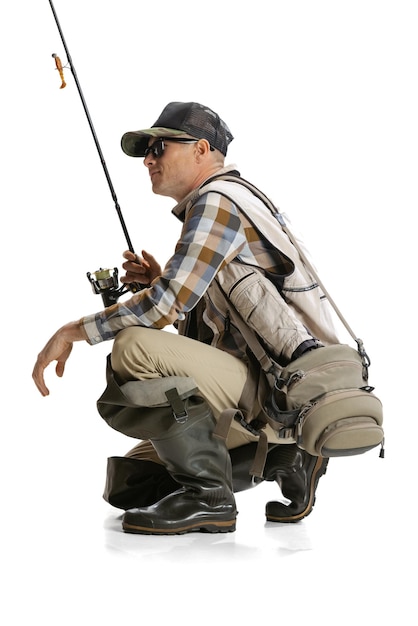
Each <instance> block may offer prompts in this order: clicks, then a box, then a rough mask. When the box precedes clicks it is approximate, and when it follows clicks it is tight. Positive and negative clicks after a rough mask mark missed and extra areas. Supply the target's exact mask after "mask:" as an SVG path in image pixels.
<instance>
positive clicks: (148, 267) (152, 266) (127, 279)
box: [120, 250, 161, 285]
mask: <svg viewBox="0 0 418 626" xmlns="http://www.w3.org/2000/svg"><path fill="white" fill-rule="evenodd" d="M123 257H124V258H125V259H126V261H125V262H124V263H122V267H123V269H124V270H126V274H125V276H121V277H120V281H121V282H122V283H139V284H141V285H149V284H150V283H151V282H152V281H153V280H154V279H155V278H158V276H161V266H160V265H159V264H158V263H157V261H156V260H155V259H154V257H153V256H152V255H151V254H149V253H148V252H145V250H143V251H142V258H141V257H139V256H138V255H137V254H135V253H134V252H131V251H130V250H127V251H126V252H124V253H123Z"/></svg>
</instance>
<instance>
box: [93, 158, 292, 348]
mask: <svg viewBox="0 0 418 626" xmlns="http://www.w3.org/2000/svg"><path fill="white" fill-rule="evenodd" d="M233 170H234V167H233V166H230V167H225V168H223V169H222V170H220V171H219V172H218V174H221V173H228V172H229V173H230V172H231V171H233ZM190 196H193V192H192V194H190ZM173 213H174V215H176V216H177V217H178V218H179V219H180V220H181V221H182V222H183V228H182V231H181V234H180V238H179V240H178V242H177V244H176V247H175V251H174V254H173V256H172V257H171V258H170V259H169V261H168V262H167V264H166V266H165V268H164V270H163V272H162V274H161V276H160V277H158V278H157V279H155V280H154V281H153V283H152V284H151V285H150V287H148V288H145V289H143V290H142V291H140V292H138V293H136V294H134V295H132V297H131V298H129V299H128V300H125V301H124V302H119V303H117V304H114V305H112V306H110V307H108V308H106V309H105V310H104V311H102V312H100V313H96V314H93V315H89V316H86V317H84V318H82V323H83V326H84V329H85V332H86V334H87V337H88V342H89V343H90V344H96V343H100V342H101V341H106V340H109V339H113V338H114V337H115V335H116V334H117V333H118V332H119V331H120V330H122V329H123V328H127V327H129V326H146V327H149V328H157V329H161V328H164V327H165V326H167V325H169V324H173V323H174V324H175V323H177V322H182V321H184V320H185V318H186V315H187V313H188V312H190V311H192V310H193V309H194V308H195V307H196V305H197V304H198V303H199V301H201V300H202V297H203V296H204V295H205V293H206V291H207V289H208V287H209V285H210V284H211V282H212V281H213V279H214V278H215V276H216V274H217V273H218V272H219V271H220V270H221V269H222V268H223V267H224V266H225V265H226V264H228V263H229V262H230V261H232V260H233V259H234V258H236V257H238V258H239V259H240V260H242V261H243V262H245V263H248V264H251V265H255V266H257V267H260V268H262V269H264V270H267V271H269V272H273V273H275V274H279V275H280V276H283V275H287V274H289V273H290V272H291V271H292V269H293V266H292V264H291V263H290V262H289V260H288V259H287V257H284V255H282V254H281V253H280V251H279V250H277V249H275V248H273V247H272V245H271V244H269V242H268V241H267V240H265V239H263V238H261V237H260V235H259V234H258V232H257V230H256V229H255V228H254V227H253V225H252V224H251V223H250V222H249V221H248V219H247V218H246V217H245V216H244V215H243V214H242V213H240V211H239V209H238V208H237V206H236V205H235V204H234V203H233V202H231V201H230V200H229V199H227V198H226V197H224V196H222V195H221V194H219V193H215V192H210V193H207V194H204V195H202V196H201V197H200V198H197V199H196V200H195V201H193V202H190V197H187V198H185V200H183V201H182V202H181V203H180V204H178V205H177V206H176V207H174V209H173ZM212 330H213V329H212ZM214 343H216V341H215V342H214ZM237 343H238V344H239V343H241V342H237ZM230 351H231V352H232V353H236V350H235V349H234V348H233V347H232V346H231V350H230Z"/></svg>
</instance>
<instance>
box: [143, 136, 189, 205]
mask: <svg viewBox="0 0 418 626" xmlns="http://www.w3.org/2000/svg"><path fill="white" fill-rule="evenodd" d="M184 141H187V139H186V140H183V142H180V141H176V140H175V139H174V140H171V139H161V138H155V137H152V138H151V139H150V141H149V144H148V147H149V148H152V147H153V146H154V150H149V151H148V154H146V155H145V157H144V165H145V167H147V168H148V172H149V176H150V179H151V185H152V190H153V192H154V193H156V194H159V195H161V196H169V197H171V198H174V199H175V200H176V201H177V202H180V200H182V199H183V198H184V197H185V196H186V195H187V194H188V193H189V192H190V191H192V189H193V188H194V183H195V180H196V175H197V166H196V160H195V149H196V143H197V140H194V139H189V140H188V143H185V142H184Z"/></svg>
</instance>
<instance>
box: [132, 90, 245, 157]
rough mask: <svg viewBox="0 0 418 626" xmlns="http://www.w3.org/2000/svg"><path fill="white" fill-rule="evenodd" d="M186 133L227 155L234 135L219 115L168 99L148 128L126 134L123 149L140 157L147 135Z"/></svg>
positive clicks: (143, 152) (194, 103)
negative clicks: (168, 102)
mask: <svg viewBox="0 0 418 626" xmlns="http://www.w3.org/2000/svg"><path fill="white" fill-rule="evenodd" d="M184 135H189V136H191V137H194V138H195V139H207V141H208V142H209V143H210V145H211V147H212V148H215V149H216V150H219V151H220V152H222V154H223V155H226V152H227V149H228V145H229V144H230V143H231V141H232V140H233V136H232V134H231V131H230V130H229V128H228V126H227V125H226V124H225V122H223V121H222V120H221V118H220V117H219V115H218V114H217V113H215V112H214V111H212V110H211V109H209V108H208V107H206V106H204V105H203V104H198V103H197V102H170V104H167V106H166V107H165V109H164V110H163V112H162V113H161V115H160V117H159V118H158V120H157V121H156V122H155V124H153V125H152V127H151V128H146V129H145V130H133V131H130V132H128V133H125V134H124V135H123V137H122V140H121V145H122V150H123V151H124V152H125V153H126V154H127V155H128V156H132V157H143V156H144V154H145V150H146V148H147V147H148V141H149V138H150V137H179V136H184Z"/></svg>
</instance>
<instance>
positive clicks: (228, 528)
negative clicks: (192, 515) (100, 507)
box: [122, 519, 236, 535]
mask: <svg viewBox="0 0 418 626" xmlns="http://www.w3.org/2000/svg"><path fill="white" fill-rule="evenodd" d="M122 528H123V530H124V531H125V532H128V533H136V534H140V535H184V534H185V533H190V532H206V533H231V532H234V531H235V528H236V520H235V519H234V520H228V521H225V522H221V521H216V522H210V521H208V522H204V523H202V522H196V523H195V524H187V526H178V527H175V528H154V527H153V528H149V527H148V526H139V525H136V524H129V523H128V522H122Z"/></svg>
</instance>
